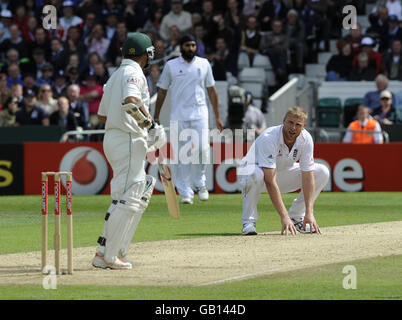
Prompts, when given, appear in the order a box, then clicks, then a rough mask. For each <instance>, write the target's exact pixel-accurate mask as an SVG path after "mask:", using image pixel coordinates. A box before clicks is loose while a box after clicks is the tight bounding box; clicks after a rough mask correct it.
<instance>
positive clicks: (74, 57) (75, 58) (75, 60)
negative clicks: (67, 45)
mask: <svg viewBox="0 0 402 320" xmlns="http://www.w3.org/2000/svg"><path fill="white" fill-rule="evenodd" d="M70 68H77V69H78V70H82V69H83V66H82V63H81V58H80V55H79V54H78V53H72V54H70V55H69V57H68V63H67V65H66V68H65V70H69V69H70Z"/></svg>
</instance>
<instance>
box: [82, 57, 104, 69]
mask: <svg viewBox="0 0 402 320" xmlns="http://www.w3.org/2000/svg"><path fill="white" fill-rule="evenodd" d="M102 61H103V60H102V58H101V56H100V55H99V54H98V53H97V52H91V53H90V54H89V55H88V59H87V64H86V66H85V68H84V71H83V73H84V74H88V73H93V72H94V68H95V64H97V63H98V62H102Z"/></svg>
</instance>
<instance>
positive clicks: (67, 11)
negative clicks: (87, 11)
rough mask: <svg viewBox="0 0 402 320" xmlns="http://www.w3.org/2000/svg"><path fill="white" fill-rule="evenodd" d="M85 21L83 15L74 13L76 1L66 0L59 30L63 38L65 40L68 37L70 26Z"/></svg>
mask: <svg viewBox="0 0 402 320" xmlns="http://www.w3.org/2000/svg"><path fill="white" fill-rule="evenodd" d="M83 22H84V21H83V20H82V18H81V17H79V16H76V15H74V2H73V1H64V2H63V16H62V17H61V18H60V19H59V24H58V30H57V33H58V34H59V37H60V38H61V40H63V41H65V40H66V39H67V31H68V29H69V28H70V27H75V26H79V25H80V24H82V23H83Z"/></svg>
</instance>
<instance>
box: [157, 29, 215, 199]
mask: <svg viewBox="0 0 402 320" xmlns="http://www.w3.org/2000/svg"><path fill="white" fill-rule="evenodd" d="M196 49H197V45H196V42H195V38H194V37H193V36H191V35H185V36H183V37H182V38H181V40H180V51H181V56H180V57H178V58H176V59H172V60H170V61H168V62H167V63H166V65H165V67H164V69H163V71H162V74H161V76H160V78H159V81H158V83H157V86H158V97H157V100H156V104H155V114H154V119H155V121H156V122H159V114H160V111H161V108H162V105H163V102H164V101H165V98H166V94H167V91H168V89H169V88H170V95H171V99H170V107H171V114H170V121H171V123H172V121H177V124H178V134H179V136H180V133H181V132H183V131H184V130H188V129H192V130H195V132H197V134H198V138H199V141H197V142H198V148H195V149H196V150H193V151H192V156H193V155H194V154H196V153H197V152H198V155H199V157H198V158H197V159H198V160H199V164H195V163H190V164H183V163H181V161H180V159H179V164H178V165H177V167H176V172H175V185H176V187H177V190H178V192H179V194H180V195H181V197H182V198H181V203H185V204H192V203H193V198H194V191H193V188H192V186H194V187H195V189H196V190H197V191H198V197H199V199H200V200H203V201H205V200H208V197H209V194H208V190H207V188H206V185H205V182H206V177H205V169H206V159H208V156H209V131H208V129H209V126H208V105H207V100H206V94H205V89H206V91H207V93H208V96H209V99H210V101H211V104H212V107H213V110H214V114H215V120H216V126H217V128H218V129H219V131H222V129H223V123H222V121H221V118H220V114H219V101H218V93H217V90H216V87H215V80H214V78H213V75H212V69H211V66H210V64H209V62H208V60H207V59H204V58H200V57H197V56H195V53H196ZM187 142H188V141H180V140H179V143H178V147H179V150H180V149H181V148H182V147H183V146H184V145H185V144H186V143H187Z"/></svg>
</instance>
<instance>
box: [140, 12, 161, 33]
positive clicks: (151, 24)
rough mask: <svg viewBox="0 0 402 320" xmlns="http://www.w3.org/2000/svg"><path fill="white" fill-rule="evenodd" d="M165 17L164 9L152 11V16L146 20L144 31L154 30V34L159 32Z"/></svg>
mask: <svg viewBox="0 0 402 320" xmlns="http://www.w3.org/2000/svg"><path fill="white" fill-rule="evenodd" d="M162 18H163V9H162V8H157V9H156V11H154V12H152V13H151V16H150V17H149V19H147V21H145V24H144V27H143V28H142V30H143V32H152V33H153V34H159V30H160V26H161V23H162Z"/></svg>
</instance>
